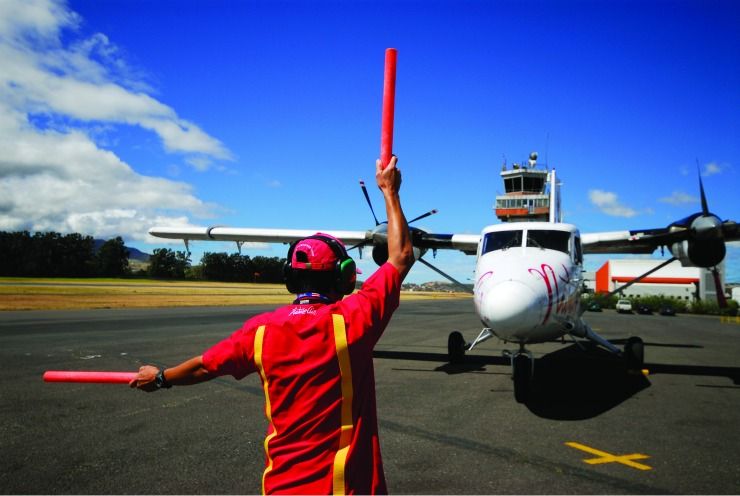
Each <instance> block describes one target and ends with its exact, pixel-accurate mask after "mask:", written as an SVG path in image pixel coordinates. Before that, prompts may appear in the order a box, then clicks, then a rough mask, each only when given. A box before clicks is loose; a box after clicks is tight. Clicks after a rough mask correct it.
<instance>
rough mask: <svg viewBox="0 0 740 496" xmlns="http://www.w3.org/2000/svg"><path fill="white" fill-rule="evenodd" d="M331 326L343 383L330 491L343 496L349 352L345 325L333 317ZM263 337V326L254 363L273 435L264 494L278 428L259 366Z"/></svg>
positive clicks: (348, 430) (349, 416) (348, 436)
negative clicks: (260, 380)
mask: <svg viewBox="0 0 740 496" xmlns="http://www.w3.org/2000/svg"><path fill="white" fill-rule="evenodd" d="M332 323H333V327H334V344H335V346H336V350H337V360H338V361H339V372H340V375H341V381H342V427H341V433H340V436H339V449H338V450H337V452H336V454H335V455H334V473H333V478H332V479H333V482H332V492H333V494H335V495H343V494H344V492H345V481H344V467H345V465H346V463H347V454H348V452H349V445H350V442H351V441H352V430H353V427H354V426H353V423H352V397H353V395H354V392H353V389H352V367H351V364H350V359H349V349H348V348H347V331H346V328H345V325H344V317H342V315H339V314H333V315H332ZM264 337H265V326H260V327H259V328H258V329H257V333H256V334H255V336H254V361H255V364H256V365H257V368H258V369H259V373H260V376H261V377H262V384H263V387H264V389H265V415H266V416H267V421H268V422H269V423H270V425H272V433H271V434H270V435H269V436H267V438H265V453H266V455H267V461H268V463H267V468H266V469H265V471H264V473H263V474H262V494H265V477H266V476H267V474H268V473H269V472H270V471H271V470H272V458H271V457H270V452H269V449H268V445H269V442H270V440H271V439H272V438H273V437H275V436H277V429H275V425H274V424H273V423H272V409H271V407H270V395H269V391H268V383H267V376H266V375H265V367H264V364H263V363H262V344H263V341H264Z"/></svg>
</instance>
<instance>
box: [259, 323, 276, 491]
mask: <svg viewBox="0 0 740 496" xmlns="http://www.w3.org/2000/svg"><path fill="white" fill-rule="evenodd" d="M264 338H265V326H260V327H259V328H258V329H257V333H256V334H255V335H254V362H255V364H256V365H257V368H258V369H259V371H260V376H261V377H262V387H264V388H265V416H266V417H267V421H268V422H269V423H270V425H272V433H271V434H270V435H269V436H267V437H266V438H265V455H267V468H266V469H265V471H264V472H263V473H262V494H267V493H266V492H265V477H266V476H267V474H268V473H269V472H270V471H271V470H272V457H271V456H270V450H269V444H270V440H271V439H272V438H274V437H275V436H277V429H275V426H274V425H273V423H272V407H271V405H270V394H269V392H268V388H267V386H268V384H267V375H266V374H265V366H264V364H263V363H262V342H263V341H264Z"/></svg>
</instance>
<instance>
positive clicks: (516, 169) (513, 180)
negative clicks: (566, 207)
mask: <svg viewBox="0 0 740 496" xmlns="http://www.w3.org/2000/svg"><path fill="white" fill-rule="evenodd" d="M554 176H555V171H554V170H553V171H552V173H550V172H548V171H547V170H546V169H545V168H541V167H539V168H538V166H537V152H532V153H530V154H529V160H528V161H527V164H518V163H514V164H513V167H512V168H511V169H509V170H507V168H506V163H504V166H503V169H502V170H501V179H503V181H504V190H505V194H503V195H497V196H496V205H495V206H494V210H495V211H496V217H498V218H499V220H501V222H528V221H541V222H548V221H551V222H552V221H553V220H554V219H551V217H550V206H551V202H552V200H553V198H551V195H550V193H549V192H547V184H548V182H550V181H551V180H554Z"/></svg>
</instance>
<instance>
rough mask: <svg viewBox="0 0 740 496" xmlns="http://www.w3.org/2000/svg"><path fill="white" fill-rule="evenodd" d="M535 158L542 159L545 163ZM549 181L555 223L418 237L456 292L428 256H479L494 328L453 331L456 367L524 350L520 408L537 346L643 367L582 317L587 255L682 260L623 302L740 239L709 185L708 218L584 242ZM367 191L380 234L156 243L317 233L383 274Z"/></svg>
mask: <svg viewBox="0 0 740 496" xmlns="http://www.w3.org/2000/svg"><path fill="white" fill-rule="evenodd" d="M534 157H535V159H536V155H534ZM530 163H531V162H530ZM502 175H503V174H502ZM548 177H549V183H550V192H549V195H550V201H549V205H551V206H552V207H551V208H549V218H548V219H547V220H546V221H541V222H505V223H501V224H495V225H490V226H487V227H485V228H483V230H482V232H481V234H479V235H471V234H439V233H431V232H427V231H424V230H422V229H419V228H416V227H410V228H409V229H410V231H411V235H412V240H413V244H414V251H415V255H416V259H417V260H418V261H419V262H421V263H423V264H424V265H426V266H428V267H430V268H431V269H433V270H435V271H436V272H438V273H439V274H441V275H442V276H444V277H446V278H447V279H449V280H451V281H453V282H454V283H456V284H459V285H461V286H464V285H463V284H461V283H460V282H459V281H456V280H455V279H454V278H452V277H451V276H449V275H447V274H445V273H444V272H443V271H441V270H440V269H438V268H437V267H435V266H434V265H432V264H431V263H429V262H428V261H426V260H425V259H424V258H423V256H424V255H425V253H426V252H428V251H429V250H432V252H433V253H435V254H436V251H437V250H440V249H449V250H459V251H462V252H463V253H466V254H469V255H473V254H474V255H476V260H477V261H476V268H475V283H474V286H473V294H474V303H475V311H476V313H477V314H478V316H479V318H480V320H481V322H482V323H483V326H484V327H483V329H482V330H481V331H480V333H479V334H478V336H477V337H476V338H475V339H474V340H473V341H472V342H471V343H466V342H465V340H464V338H463V336H462V334H461V333H460V332H458V331H454V332H452V333H451V334H450V335H449V339H448V352H449V357H450V361H451V362H453V363H454V362H459V361H461V360H463V359H464V355H465V352H466V351H468V350H471V349H473V347H475V346H477V345H479V344H480V343H482V342H483V341H485V340H487V339H490V338H492V337H494V336H495V337H498V338H500V339H501V340H503V341H505V342H510V343H514V344H517V345H519V349H518V350H517V351H515V352H506V354H507V356H509V357H510V358H511V364H512V378H513V380H514V393H515V397H516V399H517V401H519V402H525V401H526V399H527V396H528V393H529V390H530V386H531V382H532V378H533V373H534V359H533V356H532V354H531V353H530V352H529V351H528V350H527V349H526V347H525V346H526V345H528V344H534V343H542V342H545V341H552V340H556V339H559V338H562V337H563V336H565V335H571V336H574V337H578V338H586V339H589V340H590V341H592V342H594V343H596V344H598V345H600V346H602V347H603V348H606V349H607V350H608V351H610V352H612V353H614V354H616V355H619V356H622V357H624V358H625V360H626V361H627V364H628V365H629V366H630V367H632V368H635V369H641V368H642V365H643V361H644V353H643V343H642V341H641V340H640V338H638V337H634V336H633V337H631V338H630V339H628V340H627V342H626V344H625V346H624V349H623V350H620V349H619V348H617V347H616V346H615V345H614V344H612V343H611V342H609V341H608V340H606V339H604V338H603V337H601V336H599V335H598V334H596V333H595V332H594V331H593V329H591V327H589V325H588V324H587V323H586V322H585V321H584V319H583V318H582V315H583V312H584V308H582V306H581V292H582V283H583V276H582V273H583V255H584V254H589V253H643V254H644V253H652V252H653V251H654V250H655V249H656V248H659V247H668V249H669V250H670V251H671V253H672V254H673V258H671V259H670V260H668V261H667V262H665V263H664V264H661V265H660V266H658V267H657V268H655V269H652V270H651V271H650V272H648V273H646V274H643V275H641V276H640V277H638V278H636V279H634V280H633V281H631V282H629V283H627V284H625V285H624V286H622V287H620V288H618V289H617V290H615V291H613V292H612V293H616V292H618V291H620V290H622V289H624V288H625V287H626V286H628V285H630V284H633V283H635V282H638V281H639V280H640V279H642V278H644V277H646V276H647V275H649V274H650V273H652V272H654V271H655V270H657V269H658V268H660V267H662V266H663V265H667V264H668V263H670V262H672V261H674V260H676V259H678V260H680V262H681V264H682V265H683V266H698V267H707V268H710V267H716V266H717V265H718V264H719V263H721V261H722V260H723V259H724V256H725V242H726V241H732V240H737V239H740V231H739V230H738V226H737V224H736V223H735V222H733V221H725V222H722V221H721V220H720V219H719V218H718V217H717V216H716V215H714V214H712V213H710V212H709V209H708V207H707V202H706V197H705V195H704V188H703V185H702V183H701V177H700V178H699V184H700V188H701V202H702V211H701V212H698V213H695V214H693V215H691V216H689V217H686V218H685V219H683V220H680V221H677V222H674V223H672V224H671V225H669V226H668V227H666V228H659V229H648V230H641V231H619V232H605V233H594V234H584V235H581V234H580V233H579V231H578V229H577V228H576V227H575V226H574V225H572V224H566V223H562V222H560V212H559V208H558V206H559V202H558V200H559V199H558V186H557V182H556V179H555V170H554V169H553V170H552V171H550V172H548ZM360 184H361V187H362V190H363V193H364V194H365V198H366V200H367V202H368V205H369V206H370V210H371V212H372V214H373V218H374V219H375V227H374V228H373V229H369V230H367V231H336V230H331V229H261V228H257V229H250V228H230V227H154V228H152V229H150V230H149V234H151V235H153V236H156V237H160V238H169V239H182V240H184V241H185V244H186V248H188V243H189V241H194V240H204V241H234V242H236V243H237V246H238V247H239V248H240V249H241V244H242V243H244V242H268V243H292V242H293V241H295V240H297V239H300V238H303V237H306V236H310V235H312V234H314V233H316V232H325V233H328V234H331V235H333V236H335V237H337V238H339V239H340V240H342V242H344V243H345V245H346V246H348V247H350V248H349V249H350V250H351V249H354V248H358V249H360V250H362V248H363V247H365V246H369V245H372V247H373V248H372V256H373V260H374V261H375V262H376V263H377V264H378V265H380V264H382V263H384V262H385V260H387V258H388V248H387V236H386V224H385V223H380V222H378V219H377V217H376V216H375V212H374V210H373V207H372V203H371V202H370V198H369V196H368V193H367V189H366V187H365V185H364V183H363V182H362V181H361V182H360ZM433 213H436V210H432V211H430V212H427V213H426V214H424V215H421V216H419V217H417V218H415V219H412V220H411V221H409V224H410V223H411V222H414V221H416V220H419V219H422V218H424V217H427V216H429V215H432V214H433ZM361 255H362V251H360V256H361ZM715 280H716V282H717V284H718V291H717V292H718V294H721V293H722V290H721V285H720V283H719V277H718V275H717V272H716V269H715Z"/></svg>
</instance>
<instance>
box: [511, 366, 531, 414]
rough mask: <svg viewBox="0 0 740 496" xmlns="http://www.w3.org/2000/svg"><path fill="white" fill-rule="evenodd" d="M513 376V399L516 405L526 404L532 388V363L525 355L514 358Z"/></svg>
mask: <svg viewBox="0 0 740 496" xmlns="http://www.w3.org/2000/svg"><path fill="white" fill-rule="evenodd" d="M513 374H514V377H513V379H514V399H516V401H517V403H526V402H527V400H528V399H529V391H530V389H531V387H532V362H531V360H530V358H529V357H528V356H527V355H524V354H521V355H517V356H516V357H514V362H513Z"/></svg>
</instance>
